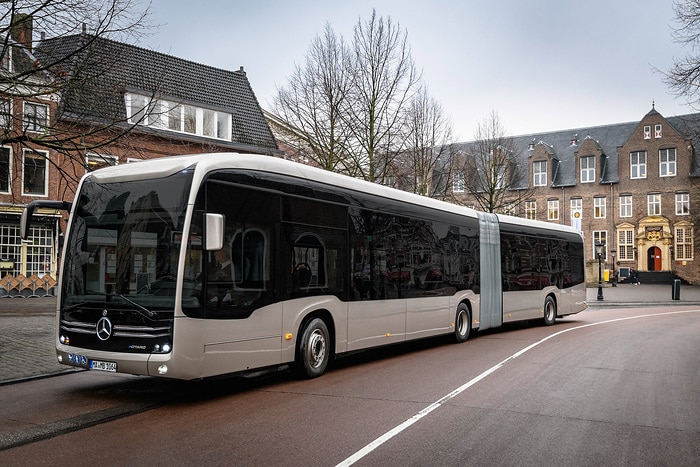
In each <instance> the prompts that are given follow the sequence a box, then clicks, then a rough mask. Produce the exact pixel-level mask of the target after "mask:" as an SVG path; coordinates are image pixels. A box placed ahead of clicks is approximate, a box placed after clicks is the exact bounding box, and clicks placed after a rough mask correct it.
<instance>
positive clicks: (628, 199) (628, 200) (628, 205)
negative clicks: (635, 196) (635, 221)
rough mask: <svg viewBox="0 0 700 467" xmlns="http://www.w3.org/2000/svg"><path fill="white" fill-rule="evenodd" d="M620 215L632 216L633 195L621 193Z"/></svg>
mask: <svg viewBox="0 0 700 467" xmlns="http://www.w3.org/2000/svg"><path fill="white" fill-rule="evenodd" d="M620 217H632V195H620Z"/></svg>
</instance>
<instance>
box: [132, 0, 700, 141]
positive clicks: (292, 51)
mask: <svg viewBox="0 0 700 467" xmlns="http://www.w3.org/2000/svg"><path fill="white" fill-rule="evenodd" d="M142 1H143V2H144V4H146V3H147V0H142ZM373 8H375V9H376V11H377V14H378V15H379V16H382V17H384V18H387V17H390V18H391V19H392V21H394V22H395V23H398V24H399V25H400V27H401V29H402V30H405V31H407V32H408V41H409V44H410V47H411V52H412V55H413V59H414V61H415V64H416V66H417V67H418V69H420V70H422V73H423V79H424V82H425V83H426V85H427V87H428V90H429V92H430V94H431V95H432V96H433V97H434V98H435V99H436V100H437V101H438V102H440V104H441V105H442V107H443V110H444V112H445V114H446V115H447V116H448V117H450V118H451V120H452V123H453V128H454V135H455V137H456V140H458V141H467V140H470V139H472V137H473V133H474V130H475V128H476V126H477V124H478V123H479V122H482V121H483V120H484V119H485V118H486V117H487V116H488V115H489V114H490V113H491V111H495V112H496V113H497V114H498V116H499V117H500V119H501V123H502V124H503V126H504V127H505V128H506V130H507V132H508V133H509V134H512V135H525V134H531V133H544V132H549V131H556V130H566V129H585V128H586V127H589V126H599V125H606V124H612V123H622V122H631V121H638V120H640V119H641V118H642V117H643V116H644V115H645V114H646V113H647V112H648V111H649V110H651V108H652V102H655V105H656V110H657V111H659V112H660V113H661V114H662V115H664V116H666V117H670V116H674V115H682V114H686V113H692V112H694V110H693V109H691V108H689V107H688V106H687V105H685V101H684V100H683V99H677V98H674V97H673V96H672V95H671V94H670V93H669V92H668V89H667V88H666V86H665V85H664V84H663V82H662V76H661V75H660V74H659V73H658V72H655V71H654V68H658V69H660V70H664V71H665V70H668V68H669V67H670V65H671V63H672V61H673V59H674V58H680V57H682V56H684V55H685V54H686V52H689V50H688V49H684V48H683V46H682V45H680V44H676V43H674V42H673V39H672V37H671V28H672V27H673V26H677V24H676V23H674V17H673V10H672V1H671V0H451V1H448V0H425V1H415V0H375V1H366V0H294V1H289V0H199V1H197V2H195V1H192V0H152V5H151V12H152V17H151V22H152V23H154V25H157V28H156V29H154V30H153V33H152V34H151V35H149V36H147V37H145V38H143V39H142V40H141V42H140V44H139V45H141V46H143V47H146V48H150V49H154V50H157V51H159V52H164V53H168V54H171V55H175V56H177V57H180V58H184V59H188V60H192V61H195V62H199V63H203V64H206V65H211V66H215V67H219V68H224V69H228V70H237V69H238V68H240V67H241V66H242V67H244V69H245V71H246V73H247V76H248V80H249V81H250V84H251V86H252V87H253V91H254V92H255V94H256V96H257V98H258V101H259V102H260V105H261V106H262V107H263V108H265V109H271V107H272V105H271V104H272V100H273V97H274V95H275V93H276V90H277V87H278V86H284V85H286V83H287V80H288V77H289V75H290V74H291V72H292V70H293V67H294V64H295V63H304V57H305V55H306V53H307V51H308V49H309V45H310V43H311V41H312V39H313V38H314V37H315V36H316V35H319V34H321V32H322V31H323V28H324V26H325V24H326V23H329V24H330V25H331V27H332V28H333V30H334V31H335V32H336V33H337V34H339V35H342V36H344V37H345V38H346V39H347V40H349V39H350V38H351V35H352V29H353V27H354V26H355V25H356V24H357V22H358V20H359V19H360V18H361V19H362V20H363V21H365V20H367V19H368V18H369V17H370V15H371V14H372V9H373Z"/></svg>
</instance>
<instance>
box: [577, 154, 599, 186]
mask: <svg viewBox="0 0 700 467" xmlns="http://www.w3.org/2000/svg"><path fill="white" fill-rule="evenodd" d="M584 161H585V164H584ZM579 164H580V167H581V183H594V182H595V156H583V157H581V159H580V160H579Z"/></svg>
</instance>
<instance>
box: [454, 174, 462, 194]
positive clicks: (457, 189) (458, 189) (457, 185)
mask: <svg viewBox="0 0 700 467" xmlns="http://www.w3.org/2000/svg"><path fill="white" fill-rule="evenodd" d="M452 192H453V193H464V174H463V173H462V172H456V173H455V174H454V176H453V177H452Z"/></svg>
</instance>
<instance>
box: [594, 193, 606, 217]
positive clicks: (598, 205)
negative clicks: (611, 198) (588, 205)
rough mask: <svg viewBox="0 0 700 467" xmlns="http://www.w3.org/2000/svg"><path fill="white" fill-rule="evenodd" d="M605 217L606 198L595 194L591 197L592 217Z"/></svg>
mask: <svg viewBox="0 0 700 467" xmlns="http://www.w3.org/2000/svg"><path fill="white" fill-rule="evenodd" d="M606 217H607V198H605V197H604V196H596V197H595V198H593V218H594V219H605V218H606Z"/></svg>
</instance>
